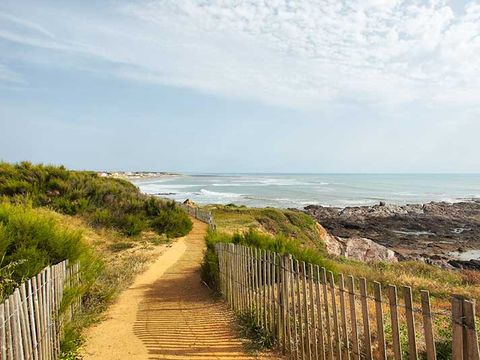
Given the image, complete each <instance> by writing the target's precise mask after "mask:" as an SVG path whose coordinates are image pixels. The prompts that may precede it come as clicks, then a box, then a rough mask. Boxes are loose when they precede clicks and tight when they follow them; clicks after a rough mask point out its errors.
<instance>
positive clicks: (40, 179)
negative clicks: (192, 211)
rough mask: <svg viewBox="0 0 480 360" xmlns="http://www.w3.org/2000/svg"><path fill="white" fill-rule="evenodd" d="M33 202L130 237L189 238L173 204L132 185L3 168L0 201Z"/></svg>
mask: <svg viewBox="0 0 480 360" xmlns="http://www.w3.org/2000/svg"><path fill="white" fill-rule="evenodd" d="M2 196H3V197H6V198H7V199H9V200H10V201H12V202H17V203H21V202H25V201H26V200H28V201H30V202H31V204H32V205H33V206H34V207H38V206H47V207H49V208H50V209H52V210H55V211H58V212H60V213H63V214H67V215H80V216H82V217H84V218H86V219H87V220H89V221H90V222H91V223H92V224H93V225H96V226H103V227H113V228H115V229H117V230H119V231H121V232H122V233H124V234H126V235H128V236H135V235H138V234H139V233H140V232H142V231H143V230H145V229H147V228H149V227H151V228H153V229H155V230H156V231H157V232H158V233H159V234H166V235H167V236H169V237H176V236H183V235H186V234H187V233H188V232H189V231H190V230H191V228H192V223H191V221H190V219H189V218H188V215H187V214H186V213H185V212H184V211H183V210H182V209H180V208H179V207H177V206H176V204H175V203H174V202H167V201H164V200H161V199H158V198H155V197H152V196H147V195H144V194H141V193H140V192H139V190H138V189H137V187H136V186H134V185H133V184H132V183H130V182H128V181H126V180H122V179H113V178H102V177H99V176H97V174H96V173H94V172H89V171H69V170H67V169H65V168H64V167H63V166H59V167H56V166H45V165H32V164H31V163H28V162H22V163H20V164H14V165H11V164H7V163H0V197H2Z"/></svg>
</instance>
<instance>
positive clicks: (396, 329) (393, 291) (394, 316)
mask: <svg viewBox="0 0 480 360" xmlns="http://www.w3.org/2000/svg"><path fill="white" fill-rule="evenodd" d="M388 301H389V305H390V321H391V325H392V342H393V354H394V356H395V360H402V347H401V344H400V325H399V321H398V304H397V288H396V286H394V285H388Z"/></svg>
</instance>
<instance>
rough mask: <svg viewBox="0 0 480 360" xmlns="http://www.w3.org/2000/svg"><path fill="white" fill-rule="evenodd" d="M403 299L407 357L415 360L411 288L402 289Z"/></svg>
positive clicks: (416, 357)
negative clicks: (405, 319) (405, 318)
mask: <svg viewBox="0 0 480 360" xmlns="http://www.w3.org/2000/svg"><path fill="white" fill-rule="evenodd" d="M403 297H404V301H405V315H406V317H407V332H408V357H409V359H410V360H417V359H418V354H417V340H416V338H415V319H414V316H413V305H412V288H411V287H409V286H404V287H403Z"/></svg>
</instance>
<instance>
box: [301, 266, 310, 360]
mask: <svg viewBox="0 0 480 360" xmlns="http://www.w3.org/2000/svg"><path fill="white" fill-rule="evenodd" d="M302 273H303V276H302V280H303V281H302V285H303V291H302V292H303V311H304V313H305V315H304V320H305V345H306V348H307V349H306V351H307V359H309V360H311V359H312V338H311V332H310V325H309V324H308V320H309V313H308V287H307V267H306V265H305V262H304V261H302Z"/></svg>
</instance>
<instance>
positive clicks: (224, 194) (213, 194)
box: [200, 189, 243, 198]
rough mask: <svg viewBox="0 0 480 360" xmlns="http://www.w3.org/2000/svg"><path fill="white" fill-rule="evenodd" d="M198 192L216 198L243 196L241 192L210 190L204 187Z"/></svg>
mask: <svg viewBox="0 0 480 360" xmlns="http://www.w3.org/2000/svg"><path fill="white" fill-rule="evenodd" d="M200 194H202V195H205V196H210V197H216V198H241V197H242V196H243V195H242V194H236V193H228V192H218V191H210V190H206V189H201V190H200Z"/></svg>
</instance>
